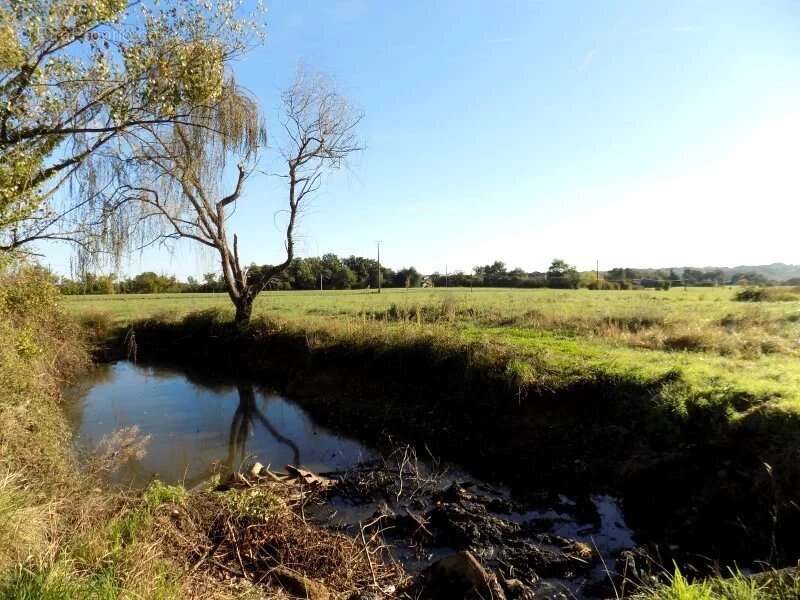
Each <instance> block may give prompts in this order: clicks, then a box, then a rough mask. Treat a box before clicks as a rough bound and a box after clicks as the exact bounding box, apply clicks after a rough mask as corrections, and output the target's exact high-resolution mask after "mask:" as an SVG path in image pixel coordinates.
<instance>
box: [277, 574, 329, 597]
mask: <svg viewBox="0 0 800 600" xmlns="http://www.w3.org/2000/svg"><path fill="white" fill-rule="evenodd" d="M270 576H271V577H272V578H273V579H274V580H275V581H276V582H277V583H278V584H279V585H280V586H281V587H282V588H283V589H284V590H286V592H288V593H289V594H292V595H293V596H296V597H298V598H306V599H307V600H331V598H333V596H332V595H331V593H330V591H329V590H328V588H327V587H325V586H324V585H323V584H321V583H319V582H317V581H312V580H311V579H309V578H308V577H304V576H303V575H300V574H299V573H295V572H294V571H290V570H289V569H287V568H285V567H276V568H275V569H273V570H272V571H270Z"/></svg>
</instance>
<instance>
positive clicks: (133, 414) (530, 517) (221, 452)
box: [67, 361, 635, 598]
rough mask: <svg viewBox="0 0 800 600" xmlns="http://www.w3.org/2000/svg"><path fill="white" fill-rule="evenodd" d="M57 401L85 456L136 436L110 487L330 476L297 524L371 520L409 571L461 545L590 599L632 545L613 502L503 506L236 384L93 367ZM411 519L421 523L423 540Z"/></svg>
mask: <svg viewBox="0 0 800 600" xmlns="http://www.w3.org/2000/svg"><path fill="white" fill-rule="evenodd" d="M67 396H68V398H67V399H68V400H69V401H68V403H67V413H68V416H69V418H70V420H71V422H72V424H73V428H74V432H75V443H76V445H77V446H78V447H79V448H80V449H82V450H83V451H85V452H86V453H88V452H90V451H91V450H92V449H93V448H95V447H96V446H97V444H98V443H99V442H100V441H101V440H102V439H103V438H104V437H106V436H110V435H111V434H113V433H114V432H116V431H118V430H120V429H122V428H129V427H137V428H138V429H139V433H140V434H141V435H146V436H149V441H148V443H147V446H146V454H145V455H144V456H143V457H142V458H140V459H138V460H134V461H130V462H128V463H125V464H124V465H123V467H122V469H121V470H119V471H118V472H116V473H115V474H113V475H112V479H113V481H114V482H116V483H120V484H123V485H134V486H136V487H144V486H146V485H147V484H148V483H149V482H150V481H152V480H154V479H159V480H161V481H164V482H167V483H183V484H184V485H186V486H187V487H193V486H195V485H197V484H201V483H202V482H203V481H205V480H206V479H208V478H209V477H210V476H211V475H212V473H214V472H215V471H219V470H222V471H225V470H228V471H230V470H238V469H242V468H247V467H248V466H249V465H251V464H252V463H253V462H255V461H259V462H261V463H262V464H263V465H270V466H271V468H272V470H273V471H283V470H284V467H285V465H289V464H291V465H294V466H298V467H303V468H305V469H308V470H310V471H312V472H315V473H332V472H337V473H338V475H337V478H338V481H339V482H340V483H341V484H342V485H340V486H337V487H335V488H334V489H333V491H332V492H331V493H330V495H329V496H328V497H327V500H326V501H325V502H324V503H322V504H319V505H316V506H310V507H308V508H307V509H306V510H307V511H309V512H308V513H307V514H308V515H309V516H310V517H311V518H313V519H314V520H315V521H317V522H318V523H320V524H322V525H325V526H331V527H334V528H336V529H343V530H346V531H348V532H350V533H352V534H353V535H358V534H359V533H360V532H361V531H362V527H363V525H364V523H366V522H375V518H376V517H375V515H379V518H380V519H381V520H382V521H381V522H382V523H383V525H382V527H385V528H386V532H388V533H386V536H385V537H386V541H387V542H388V543H389V544H390V547H391V552H392V554H393V556H394V557H395V558H396V559H398V560H400V562H402V564H403V565H404V566H405V567H406V569H407V570H408V571H410V572H412V573H413V572H418V571H420V570H422V569H424V568H425V567H426V566H427V565H429V564H431V562H432V561H434V560H436V559H438V558H441V557H443V556H446V555H448V554H452V553H453V552H455V551H459V550H464V549H469V550H470V551H472V552H474V553H475V554H476V555H477V556H479V557H480V559H481V560H482V561H484V562H485V563H486V564H488V565H490V566H491V567H492V568H494V569H502V570H504V572H505V570H508V569H511V572H513V573H516V575H517V576H519V577H521V578H522V579H523V580H525V581H527V582H528V583H529V584H530V585H532V586H534V587H535V588H536V589H537V590H539V591H540V592H542V593H545V592H546V591H547V590H549V592H547V594H549V593H550V592H554V593H555V596H553V595H551V596H550V597H562V596H564V595H566V596H567V597H577V598H582V597H590V596H592V594H591V593H587V590H588V589H589V588H590V587H591V586H597V585H601V586H605V585H606V584H607V582H608V572H607V569H612V570H613V569H614V568H615V567H616V566H617V561H616V557H617V556H619V553H620V552H622V551H623V550H626V549H629V548H632V547H634V546H635V541H634V538H633V535H632V532H631V531H630V529H629V528H628V527H627V526H626V524H625V520H624V516H623V513H622V511H621V509H620V506H619V503H618V502H617V500H616V499H615V498H612V497H609V496H604V495H585V496H583V497H578V498H570V497H566V496H563V495H561V494H557V493H555V492H554V491H547V490H540V491H537V493H536V494H535V495H534V497H531V498H525V499H523V498H515V497H514V495H513V494H512V493H511V491H510V490H509V489H507V488H505V487H503V486H495V485H491V484H489V483H486V482H482V481H480V480H476V479H474V478H472V477H471V476H470V475H469V473H468V472H466V471H464V470H463V469H461V468H460V467H458V466H457V465H445V464H442V463H440V462H439V461H436V460H431V459H432V457H428V458H426V459H421V460H420V461H417V460H416V453H415V451H414V450H413V448H411V447H410V446H407V447H406V446H401V447H400V448H398V449H396V450H394V451H393V452H391V453H387V454H384V455H381V454H379V453H378V452H376V451H373V450H371V449H370V448H368V447H366V446H365V445H363V444H361V443H359V442H358V441H357V440H354V439H351V438H348V437H346V436H342V435H338V434H337V433H335V432H333V431H331V430H328V429H326V428H324V427H322V426H320V425H319V424H317V423H316V422H315V421H314V419H313V418H312V417H311V416H310V415H309V414H308V413H307V412H306V411H304V410H303V409H302V408H301V407H300V406H299V405H298V404H297V403H295V402H293V401H292V400H290V399H288V398H285V397H283V396H280V395H278V394H275V393H273V392H272V391H270V390H269V388H266V387H264V386H260V385H258V384H255V383H253V382H252V381H250V380H247V379H241V378H240V379H237V380H231V379H225V378H220V377H214V376H211V375H209V374H208V373H207V372H203V371H196V370H194V371H193V370H185V369H178V368H171V367H166V366H152V365H139V364H133V363H131V362H126V361H121V362H117V363H113V364H105V365H98V366H97V367H96V368H95V369H94V370H93V371H92V372H91V373H90V374H89V375H88V376H87V377H85V378H84V379H83V381H81V383H80V384H79V385H76V386H75V387H73V388H72V389H70V390H68V394H67ZM402 449H405V450H403V453H402V454H400V453H399V451H400V450H402ZM408 452H411V453H412V455H408V454H407V453H408ZM401 456H402V458H401ZM408 456H413V460H410V461H409V460H407V459H408ZM392 461H395V462H392ZM398 461H399V462H398ZM412 464H413V465H414V468H413V469H412V468H411V467H410V465H412ZM352 467H355V468H352ZM387 473H392V475H391V476H390V477H389V478H388V479H387V478H386V475H387ZM398 473H399V475H396V474H398ZM351 490H358V494H356V495H355V496H354V495H353V494H352V493H350V491H351ZM418 523H424V524H425V525H424V526H422V531H424V532H425V533H426V535H427V537H425V538H424V539H422V540H421V539H420V538H419V535H420V531H421V530H420V526H419V525H418ZM409 527H410V528H409ZM581 544H582V545H581ZM576 548H583V549H584V551H585V550H586V549H587V548H594V549H596V550H597V552H598V555H602V556H603V557H604V559H603V560H602V561H601V560H599V559H598V558H597V557H596V558H595V559H594V560H588V561H587V560H585V559H583V558H580V557H576V556H575V551H576V550H575V549H576ZM539 573H543V574H544V575H542V576H541V578H540V575H539ZM534 584H535V585H534ZM537 586H538V587H537ZM547 586H550V587H547ZM545 588H547V590H546V589H545ZM605 592H608V590H607V589H606V588H605V587H603V593H605Z"/></svg>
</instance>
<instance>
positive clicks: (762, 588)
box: [635, 569, 800, 600]
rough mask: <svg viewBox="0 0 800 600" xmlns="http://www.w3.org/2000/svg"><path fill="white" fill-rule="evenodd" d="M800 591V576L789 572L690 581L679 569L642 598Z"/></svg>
mask: <svg viewBox="0 0 800 600" xmlns="http://www.w3.org/2000/svg"><path fill="white" fill-rule="evenodd" d="M799 593H800V576H798V575H797V574H793V573H789V572H769V571H767V572H765V573H763V574H760V575H756V576H754V577H748V576H745V575H742V574H741V573H739V572H734V573H731V574H730V575H729V576H727V577H712V578H709V579H702V580H698V581H694V582H690V581H689V580H687V579H686V577H684V576H683V574H681V572H680V571H679V570H678V569H675V572H674V573H673V575H672V576H671V577H670V581H669V583H668V584H660V585H656V586H653V587H652V588H649V589H646V590H643V591H642V592H640V593H639V594H637V595H636V596H635V597H636V598H637V599H640V600H783V599H786V600H789V599H790V598H797V597H798V594H799Z"/></svg>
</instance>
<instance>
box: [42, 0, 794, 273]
mask: <svg viewBox="0 0 800 600" xmlns="http://www.w3.org/2000/svg"><path fill="white" fill-rule="evenodd" d="M267 29H268V40H267V42H266V44H265V45H264V46H263V47H260V48H257V49H256V50H254V51H253V52H252V53H250V54H249V55H248V56H247V57H246V58H245V59H243V60H241V61H240V62H238V63H237V64H236V65H235V66H234V71H235V73H236V76H237V77H238V79H239V80H240V81H241V82H242V83H243V84H244V85H245V86H246V87H247V88H248V89H249V90H250V91H251V92H252V93H253V94H254V95H255V96H256V97H258V98H259V100H260V102H261V103H262V106H263V108H264V111H265V112H266V114H267V117H268V121H269V123H270V124H271V125H273V130H274V131H277V128H276V127H274V126H275V125H277V123H278V121H277V118H278V112H277V111H278V108H279V98H278V96H279V93H280V90H281V89H282V88H283V87H285V86H286V85H287V84H288V83H289V82H290V81H291V79H292V77H293V75H294V72H295V70H296V68H297V66H298V64H299V63H303V64H305V65H306V67H307V68H309V69H312V70H319V71H321V72H324V73H326V74H327V75H329V76H330V77H332V78H333V79H334V80H335V81H336V82H337V84H338V86H339V88H340V89H341V90H342V91H343V92H344V93H345V94H346V95H347V96H348V97H349V98H350V99H351V100H352V102H353V103H354V104H355V105H356V106H358V107H359V108H360V109H361V110H363V112H364V115H365V117H364V121H363V124H362V128H361V134H362V136H363V138H364V141H365V144H366V149H365V151H364V152H363V153H361V154H360V155H359V156H358V157H357V158H355V159H354V160H353V161H352V163H351V165H350V169H349V170H347V171H342V172H337V173H335V174H334V175H333V176H332V177H331V178H329V180H328V181H327V182H326V186H325V187H324V188H323V190H322V192H321V193H320V194H319V195H318V196H317V197H316V198H315V200H314V202H313V206H312V207H311V208H310V209H309V211H308V212H307V213H306V214H305V215H304V218H303V221H302V223H301V234H302V237H301V241H300V251H301V254H303V255H315V254H317V253H318V252H327V251H332V252H336V253H337V254H340V255H349V254H351V253H353V254H362V255H372V254H374V249H375V243H374V242H375V240H376V239H381V240H383V248H382V255H383V258H384V262H386V263H387V264H388V265H390V266H393V267H401V266H406V265H412V264H413V265H415V266H417V268H419V269H420V270H422V271H425V272H432V271H434V270H438V271H442V272H443V271H444V270H445V267H446V266H447V268H449V269H450V270H451V271H452V270H454V269H463V270H470V269H471V268H472V267H473V266H474V265H476V264H484V263H486V262H490V261H493V260H496V259H499V260H504V261H505V262H506V263H508V264H509V266H520V267H523V268H525V269H531V270H532V269H543V268H545V267H546V266H547V264H548V263H549V261H550V260H551V259H552V258H553V257H556V256H558V257H563V258H565V259H566V260H568V261H569V262H571V263H574V264H577V265H578V266H579V267H580V268H587V269H588V268H593V267H594V264H595V260H599V261H600V265H601V268H610V267H612V266H619V265H635V266H668V265H685V264H691V265H712V264H713V265H727V266H732V265H735V264H741V263H749V264H754V263H766V262H773V261H783V262H795V263H800V243H798V223H800V181H799V180H800V167H799V166H798V164H799V163H800V3H798V2H793V1H791V2H790V1H786V2H781V1H777V0H776V1H767V2H757V1H755V0H750V1H747V2H735V1H732V0H724V1H723V0H720V1H716V2H711V1H707V2H684V1H681V2H678V1H676V2H658V3H657V2H650V1H645V0H642V1H637V2H599V1H586V0H584V1H580V2H568V1H562V0H558V1H557V0H552V1H536V2H535V1H522V0H519V1H512V0H505V1H503V0H498V1H495V2H489V1H488V0H487V1H482V2H468V1H464V0H461V1H437V2H428V1H414V2H403V3H394V2H392V3H390V2H379V1H377V0H375V1H373V2H369V1H366V0H341V1H330V2H322V1H296V0H276V1H274V2H272V3H268V13H267ZM276 136H277V137H276V138H275V141H276V142H277V141H279V136H278V134H277V133H276ZM267 165H269V160H267ZM283 202H285V191H284V190H282V189H281V187H280V184H279V182H277V181H276V180H270V179H267V178H261V179H257V180H251V182H250V185H249V187H248V189H247V190H246V193H245V195H244V198H243V199H242V200H241V201H240V202H239V206H238V210H237V214H236V217H235V221H234V227H235V229H236V230H237V231H238V232H239V237H240V244H241V251H242V254H243V255H244V256H243V258H244V259H245V260H246V261H248V262H249V261H256V262H259V263H262V262H271V261H276V260H278V259H279V255H280V251H281V249H282V241H281V238H280V231H279V229H278V224H279V223H280V217H277V222H276V217H275V213H276V211H278V210H279V209H280V208H281V205H282V203H283ZM48 260H49V261H50V262H51V263H52V264H53V266H54V267H56V268H59V269H61V270H63V268H64V264H65V261H66V258H65V255H64V254H63V253H62V252H54V253H52V254H51V255H49V256H48ZM215 266H216V262H215V260H214V257H213V256H210V255H208V254H207V253H204V252H202V251H199V250H198V249H197V248H196V247H195V246H194V245H192V244H189V243H185V244H180V245H179V246H177V247H176V248H175V250H174V252H173V253H172V254H170V253H168V252H166V251H164V250H158V251H148V252H146V253H144V254H142V255H138V254H137V255H136V256H134V257H132V258H131V259H130V260H129V261H128V263H127V264H126V270H128V271H130V272H138V271H140V270H144V269H150V270H155V271H159V272H165V273H175V274H178V275H179V276H181V277H185V276H186V275H192V274H194V275H196V274H199V273H202V272H205V271H210V270H214V269H215Z"/></svg>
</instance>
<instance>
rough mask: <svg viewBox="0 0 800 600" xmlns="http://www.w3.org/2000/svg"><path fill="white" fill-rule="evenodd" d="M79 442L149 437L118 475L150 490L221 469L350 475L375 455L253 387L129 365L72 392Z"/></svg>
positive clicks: (106, 368) (105, 370)
mask: <svg viewBox="0 0 800 600" xmlns="http://www.w3.org/2000/svg"><path fill="white" fill-rule="evenodd" d="M68 400H69V402H68V411H67V412H68V415H69V418H70V420H71V422H72V424H73V428H74V432H75V437H76V443H77V445H78V446H79V447H80V448H82V449H85V450H91V449H92V448H94V447H95V446H97V444H98V443H99V442H100V440H101V439H102V438H103V437H104V436H107V435H110V434H112V433H113V432H115V431H117V430H119V429H121V428H126V427H132V426H137V427H138V428H139V432H140V434H141V435H149V436H150V440H149V442H148V444H147V454H146V455H145V456H144V457H143V458H142V459H141V460H136V461H131V462H129V463H127V464H126V465H125V466H123V468H122V469H121V470H120V471H119V472H117V473H116V474H115V475H114V480H115V481H117V482H119V483H125V484H128V483H131V484H133V485H136V486H144V485H146V484H147V483H148V482H149V481H151V480H153V479H160V480H162V481H165V482H168V483H175V482H184V483H185V485H187V486H192V485H194V484H196V483H199V482H201V481H203V480H204V479H205V478H207V477H209V476H210V475H211V473H212V472H213V470H214V468H215V465H218V464H221V465H222V466H223V467H224V468H227V469H233V468H239V467H240V466H241V464H242V463H243V462H246V461H250V462H252V461H255V460H258V461H260V462H261V463H263V464H265V465H272V468H273V469H275V470H282V469H283V468H284V466H285V465H287V464H292V465H295V466H302V467H304V468H307V469H309V470H311V471H314V472H325V471H335V470H340V469H345V468H347V467H349V466H351V465H353V464H355V463H357V462H360V461H363V460H368V459H370V458H372V456H373V454H372V453H371V452H370V450H368V449H367V448H366V447H364V446H362V445H361V444H359V443H358V442H357V441H355V440H352V439H349V438H345V437H342V436H339V435H336V434H334V433H333V432H331V431H329V430H327V429H325V428H323V427H320V426H318V425H317V424H316V423H314V421H313V420H312V419H311V417H310V416H309V415H308V414H307V413H306V412H305V411H303V409H301V408H300V407H299V406H298V405H297V404H295V403H293V402H292V401H291V400H288V399H286V398H284V397H282V396H279V395H276V394H274V393H271V392H270V391H269V390H267V389H265V388H262V387H260V386H257V385H254V384H252V383H246V382H245V383H243V382H242V381H241V380H236V381H231V380H229V379H228V380H226V379H218V378H214V377H212V376H210V375H209V374H208V373H207V372H206V373H200V372H187V371H183V370H177V369H172V368H168V367H162V366H142V365H136V364H133V363H131V362H127V361H121V362H117V363H113V364H107V365H99V366H98V367H97V368H96V369H95V370H94V371H93V372H92V373H91V375H90V376H89V377H86V378H85V379H84V380H83V381H82V382H81V384H80V385H78V386H76V387H74V388H73V389H71V390H69V393H68Z"/></svg>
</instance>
